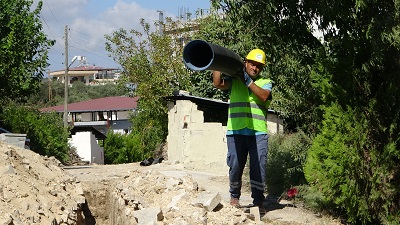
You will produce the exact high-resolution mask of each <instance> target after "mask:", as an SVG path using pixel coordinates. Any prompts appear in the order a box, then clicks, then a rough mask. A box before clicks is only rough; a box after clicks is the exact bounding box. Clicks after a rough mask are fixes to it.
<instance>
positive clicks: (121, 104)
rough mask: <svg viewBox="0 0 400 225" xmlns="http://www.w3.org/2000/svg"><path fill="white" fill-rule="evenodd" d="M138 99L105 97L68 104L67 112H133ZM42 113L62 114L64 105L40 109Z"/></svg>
mask: <svg viewBox="0 0 400 225" xmlns="http://www.w3.org/2000/svg"><path fill="white" fill-rule="evenodd" d="M137 100H138V97H135V98H132V97H127V96H117V97H106V98H98V99H92V100H88V101H83V102H75V103H70V104H68V112H92V111H124V110H133V109H135V108H136V107H137ZM40 111H42V112H50V111H56V112H64V105H58V106H53V107H48V108H42V109H40Z"/></svg>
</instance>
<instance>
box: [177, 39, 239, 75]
mask: <svg viewBox="0 0 400 225" xmlns="http://www.w3.org/2000/svg"><path fill="white" fill-rule="evenodd" d="M183 62H184V63H185V65H186V66H187V67H188V68H189V69H191V70H194V71H202V70H218V71H221V72H222V73H224V74H226V75H228V76H237V75H238V74H239V73H240V72H241V71H242V70H243V67H244V64H243V60H242V58H241V57H240V56H239V55H237V54H236V53H234V52H233V51H231V50H229V49H227V48H224V47H221V46H219V45H216V44H211V43H208V42H206V41H203V40H193V41H191V42H189V43H188V44H187V45H186V46H185V48H184V49H183Z"/></svg>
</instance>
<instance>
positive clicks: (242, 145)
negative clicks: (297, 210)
mask: <svg viewBox="0 0 400 225" xmlns="http://www.w3.org/2000/svg"><path fill="white" fill-rule="evenodd" d="M265 61H266V59H265V53H264V51H262V50H260V49H253V50H252V51H250V52H249V54H248V55H247V56H246V59H245V65H244V69H243V74H242V73H241V74H239V75H237V76H235V77H230V78H228V79H223V78H222V74H221V72H220V71H213V82H214V86H215V87H217V88H219V89H221V90H230V104H229V111H228V123H227V134H226V136H227V144H228V154H227V164H228V166H229V192H230V195H231V200H230V204H231V205H232V206H234V207H240V204H239V199H240V195H241V187H242V174H243V170H244V167H245V165H246V161H247V156H248V155H250V186H251V197H252V198H253V204H254V206H258V207H259V208H260V211H261V210H263V202H264V199H265V197H264V188H265V171H266V160H267V152H268V134H267V132H268V129H267V121H266V117H267V112H268V107H269V104H270V102H271V101H270V96H271V89H272V82H271V80H269V79H267V78H265V77H262V76H260V72H261V71H262V70H263V68H264V66H265Z"/></svg>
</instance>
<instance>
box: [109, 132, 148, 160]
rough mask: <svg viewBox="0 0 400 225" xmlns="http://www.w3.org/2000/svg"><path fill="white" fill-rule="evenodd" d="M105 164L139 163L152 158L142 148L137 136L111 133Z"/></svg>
mask: <svg viewBox="0 0 400 225" xmlns="http://www.w3.org/2000/svg"><path fill="white" fill-rule="evenodd" d="M104 156H105V160H104V162H105V164H120V163H131V162H139V161H142V160H144V159H146V158H148V157H151V156H152V153H145V151H144V149H143V148H141V141H140V136H139V135H137V134H129V135H126V134H119V133H114V132H112V131H109V132H108V133H107V138H106V140H105V146H104Z"/></svg>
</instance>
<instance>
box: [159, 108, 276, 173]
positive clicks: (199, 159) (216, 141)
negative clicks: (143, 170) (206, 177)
mask: <svg viewBox="0 0 400 225" xmlns="http://www.w3.org/2000/svg"><path fill="white" fill-rule="evenodd" d="M267 123H268V128H269V133H270V135H273V134H275V133H278V132H283V125H282V120H281V119H279V118H278V116H277V115H276V114H272V113H271V114H269V115H268V119H267ZM167 144H168V161H170V162H172V163H181V164H183V165H184V167H185V168H187V169H196V170H198V171H204V172H212V173H217V174H221V175H225V174H228V166H227V165H226V153H227V151H228V148H227V144H226V126H222V123H209V122H207V123H204V118H203V112H202V111H200V110H198V109H197V105H196V104H195V103H193V102H191V101H190V100H177V101H176V103H175V104H174V103H172V102H171V103H170V105H169V112H168V136H167Z"/></svg>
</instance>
